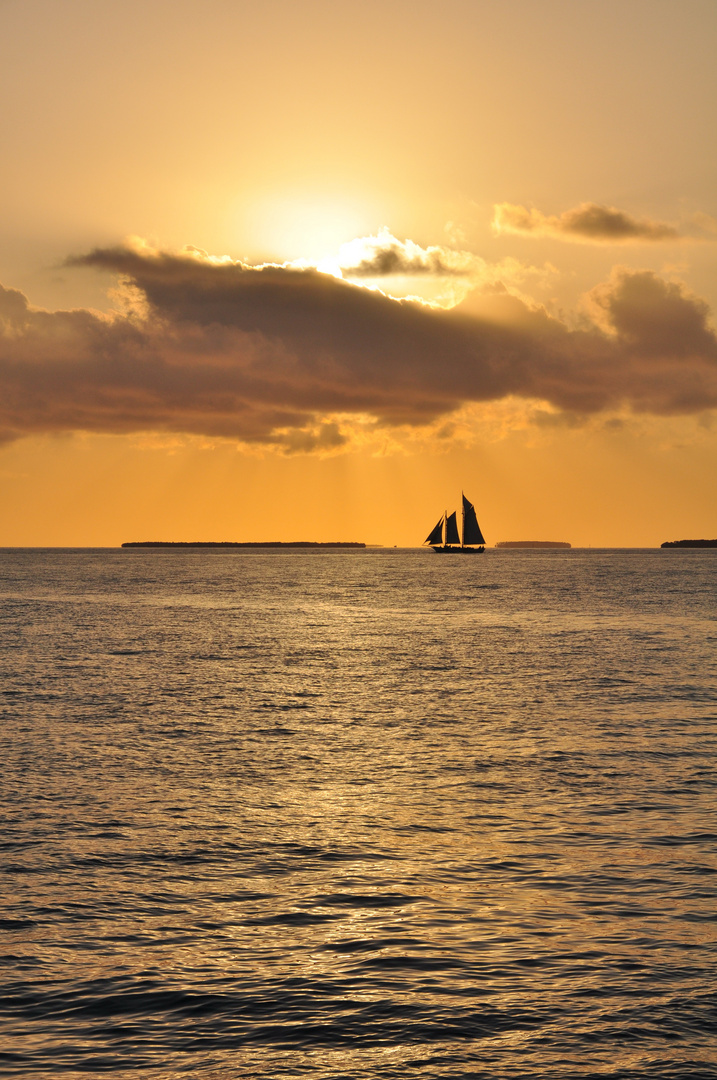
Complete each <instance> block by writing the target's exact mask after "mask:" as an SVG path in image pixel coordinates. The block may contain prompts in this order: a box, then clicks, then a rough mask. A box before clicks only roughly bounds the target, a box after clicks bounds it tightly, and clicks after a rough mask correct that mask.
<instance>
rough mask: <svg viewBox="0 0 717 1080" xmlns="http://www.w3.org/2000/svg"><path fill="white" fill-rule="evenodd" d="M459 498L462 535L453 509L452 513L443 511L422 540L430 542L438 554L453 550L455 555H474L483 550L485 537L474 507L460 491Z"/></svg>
mask: <svg viewBox="0 0 717 1080" xmlns="http://www.w3.org/2000/svg"><path fill="white" fill-rule="evenodd" d="M461 498H462V500H463V510H462V514H461V517H462V525H463V536H462V537H461V536H460V535H459V533H458V520H457V513H456V511H455V510H454V511H453V513H452V514H448V513H445V514H444V515H443V517H442V518H441V519H440V520H439V521H438V523H437V524H436V526H435V528H433V529H431V531H430V533H429V534H428V536H427V537H426V539H425V540H424V541H423V542H424V544H430V545H431V547H432V548H433V550H434V551H435V552H436V553H438V554H443V552H444V551H445V552H452V553H453V552H455V554H456V555H475V554H476V553H477V552H481V551H485V538H484V536H483V533H482V532H481V531H480V525H479V524H478V519H477V518H476V511H475V507H474V505H473V503H472V502H469V501H468V499H467V498H466V497H465V495H464V494H463V493H462V492H461Z"/></svg>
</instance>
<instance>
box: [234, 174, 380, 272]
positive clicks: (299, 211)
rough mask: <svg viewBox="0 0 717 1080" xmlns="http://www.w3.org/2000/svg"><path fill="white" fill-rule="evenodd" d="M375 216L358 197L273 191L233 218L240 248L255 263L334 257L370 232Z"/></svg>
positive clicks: (260, 197)
mask: <svg viewBox="0 0 717 1080" xmlns="http://www.w3.org/2000/svg"><path fill="white" fill-rule="evenodd" d="M374 220H375V217H374V215H373V212H372V211H371V210H370V209H369V208H368V207H367V206H366V205H365V204H364V203H362V202H361V201H360V200H359V199H355V200H353V199H351V198H347V197H345V196H343V195H337V194H335V193H325V194H324V193H318V192H306V191H274V192H271V193H267V194H266V195H263V196H259V197H258V198H256V199H254V200H252V202H251V207H250V208H247V207H246V206H245V205H243V206H242V209H241V211H240V212H239V213H237V214H236V216H235V220H234V227H233V231H234V232H235V236H236V244H237V247H241V248H242V250H243V251H245V252H246V253H247V254H248V255H249V256H250V257H251V258H252V259H254V258H255V257H256V258H260V259H265V258H266V259H272V260H277V261H280V262H285V261H293V260H298V259H305V260H307V262H309V263H311V264H312V265H314V266H316V265H318V264H319V263H322V262H325V261H326V260H330V259H335V257H336V252H337V251H338V250H339V248H340V247H341V246H342V244H345V243H347V242H348V241H350V240H353V239H354V238H355V237H356V236H363V235H366V233H368V232H370V231H371V225H372V224H373V221H374Z"/></svg>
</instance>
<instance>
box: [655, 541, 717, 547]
mask: <svg viewBox="0 0 717 1080" xmlns="http://www.w3.org/2000/svg"><path fill="white" fill-rule="evenodd" d="M660 547H677V548H717V540H665V542H664V544H660Z"/></svg>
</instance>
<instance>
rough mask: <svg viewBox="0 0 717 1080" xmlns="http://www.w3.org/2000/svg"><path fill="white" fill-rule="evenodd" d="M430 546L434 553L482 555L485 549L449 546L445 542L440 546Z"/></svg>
mask: <svg viewBox="0 0 717 1080" xmlns="http://www.w3.org/2000/svg"><path fill="white" fill-rule="evenodd" d="M432 547H433V551H435V553H436V555H482V554H483V552H484V551H485V548H484V547H475V548H473V547H450V545H445V544H442V545H441V546H440V547H438V546H432Z"/></svg>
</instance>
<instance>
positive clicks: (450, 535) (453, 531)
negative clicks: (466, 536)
mask: <svg viewBox="0 0 717 1080" xmlns="http://www.w3.org/2000/svg"><path fill="white" fill-rule="evenodd" d="M460 542H461V538H460V536H459V535H458V522H457V521H456V512H455V510H454V511H453V513H452V514H449V515H448V517H447V518H446V543H447V544H460Z"/></svg>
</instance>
